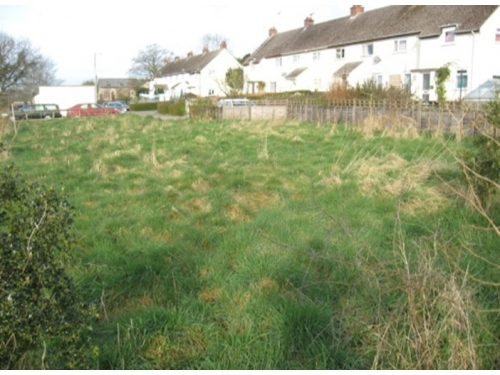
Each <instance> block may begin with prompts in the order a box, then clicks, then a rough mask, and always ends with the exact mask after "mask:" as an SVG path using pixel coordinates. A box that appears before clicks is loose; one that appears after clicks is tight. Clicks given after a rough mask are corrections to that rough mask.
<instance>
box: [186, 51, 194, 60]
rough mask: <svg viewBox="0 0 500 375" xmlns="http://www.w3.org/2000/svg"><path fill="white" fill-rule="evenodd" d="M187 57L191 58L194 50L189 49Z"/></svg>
mask: <svg viewBox="0 0 500 375" xmlns="http://www.w3.org/2000/svg"><path fill="white" fill-rule="evenodd" d="M187 57H188V59H189V58H190V57H193V52H192V51H189V52H188V54H187Z"/></svg>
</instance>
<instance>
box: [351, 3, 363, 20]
mask: <svg viewBox="0 0 500 375" xmlns="http://www.w3.org/2000/svg"><path fill="white" fill-rule="evenodd" d="M364 11H365V8H364V7H363V5H353V6H352V7H351V18H353V17H356V16H357V15H358V14H360V13H363V12H364Z"/></svg>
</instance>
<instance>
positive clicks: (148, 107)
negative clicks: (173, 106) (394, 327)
mask: <svg viewBox="0 0 500 375" xmlns="http://www.w3.org/2000/svg"><path fill="white" fill-rule="evenodd" d="M157 105H158V103H156V102H155V103H135V104H130V110H131V111H156V109H157Z"/></svg>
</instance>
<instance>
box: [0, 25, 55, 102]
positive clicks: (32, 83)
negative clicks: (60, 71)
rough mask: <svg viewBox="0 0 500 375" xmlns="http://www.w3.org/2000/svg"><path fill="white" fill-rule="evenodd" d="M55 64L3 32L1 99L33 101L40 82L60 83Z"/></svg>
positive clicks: (0, 39) (0, 37)
mask: <svg viewBox="0 0 500 375" xmlns="http://www.w3.org/2000/svg"><path fill="white" fill-rule="evenodd" d="M55 72H56V69H55V64H54V62H53V61H52V60H50V59H48V58H46V57H45V56H43V55H42V54H41V53H40V52H39V51H38V50H37V49H35V48H33V47H32V46H31V43H30V41H29V40H26V39H15V38H13V37H11V36H10V35H8V34H6V33H3V32H0V101H6V100H31V98H32V97H33V95H34V94H36V91H37V89H38V86H41V85H51V84H57V83H59V81H58V80H57V79H56V74H55Z"/></svg>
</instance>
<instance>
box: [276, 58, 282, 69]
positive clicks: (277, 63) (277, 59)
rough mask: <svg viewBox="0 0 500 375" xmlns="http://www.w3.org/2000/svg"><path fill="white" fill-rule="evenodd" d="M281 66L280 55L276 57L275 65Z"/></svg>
mask: <svg viewBox="0 0 500 375" xmlns="http://www.w3.org/2000/svg"><path fill="white" fill-rule="evenodd" d="M282 66H283V60H282V59H281V57H276V67H277V68H280V67H282Z"/></svg>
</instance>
